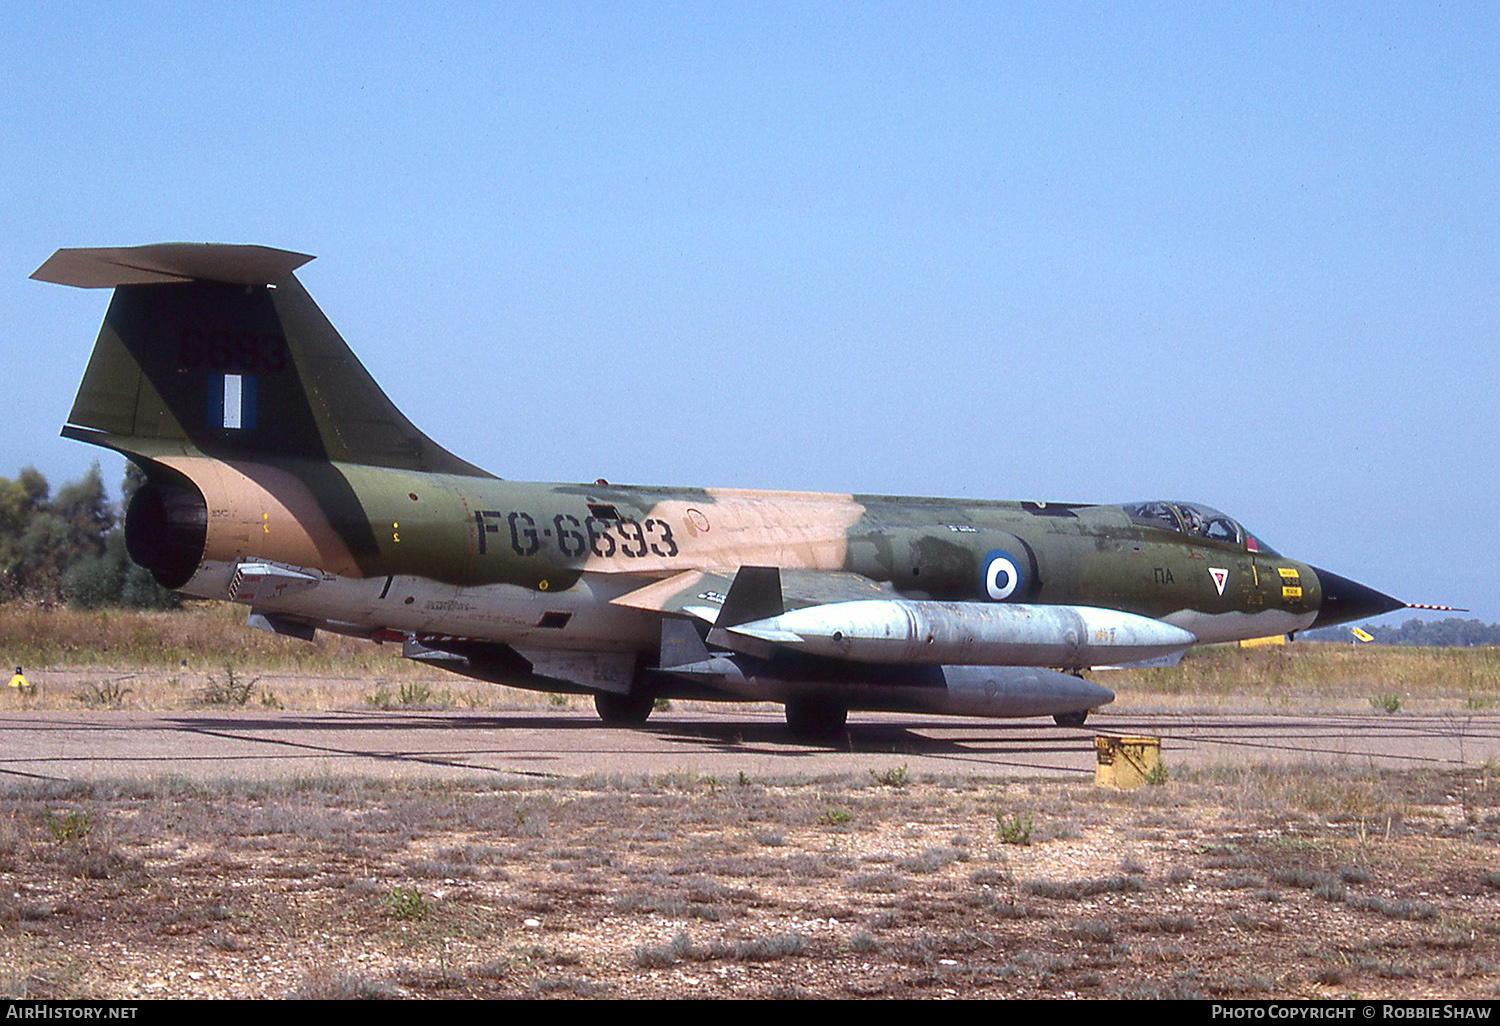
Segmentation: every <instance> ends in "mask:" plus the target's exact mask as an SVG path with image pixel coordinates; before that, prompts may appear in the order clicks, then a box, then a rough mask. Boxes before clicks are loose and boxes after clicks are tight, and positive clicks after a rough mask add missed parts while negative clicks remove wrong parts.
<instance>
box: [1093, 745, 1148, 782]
mask: <svg viewBox="0 0 1500 1026" xmlns="http://www.w3.org/2000/svg"><path fill="white" fill-rule="evenodd" d="M1094 753H1095V755H1096V756H1097V761H1096V763H1095V765H1094V784H1095V786H1097V787H1115V788H1119V789H1121V790H1125V791H1128V790H1132V789H1134V788H1137V787H1140V786H1141V785H1142V784H1145V783H1149V782H1150V781H1151V779H1152V777H1153V776H1154V775H1156V774H1158V773H1160V772H1161V738H1159V737H1146V736H1144V735H1139V734H1124V735H1117V734H1095V735H1094Z"/></svg>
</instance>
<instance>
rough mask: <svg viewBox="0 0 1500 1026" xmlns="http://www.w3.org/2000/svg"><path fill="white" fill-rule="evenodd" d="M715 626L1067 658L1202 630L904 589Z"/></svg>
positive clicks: (933, 657) (854, 643)
mask: <svg viewBox="0 0 1500 1026" xmlns="http://www.w3.org/2000/svg"><path fill="white" fill-rule="evenodd" d="M716 634H717V635H718V636H719V637H723V638H725V639H726V640H727V641H729V642H731V643H732V641H733V639H734V638H735V637H740V638H748V639H752V644H753V643H755V642H760V643H770V644H773V645H779V646H784V647H786V648H789V649H793V650H796V651H801V652H807V653H811V654H814V655H820V656H826V657H828V658H832V659H845V660H851V661H853V662H862V663H887V664H897V665H908V666H909V665H928V666H932V665H952V664H958V665H964V666H1051V667H1066V668H1078V667H1085V666H1094V665H1100V664H1105V663H1129V662H1137V661H1140V660H1145V659H1154V658H1157V657H1159V656H1164V655H1170V654H1172V653H1174V652H1178V651H1181V650H1183V649H1185V648H1187V647H1189V646H1191V645H1193V644H1195V643H1196V642H1197V640H1198V639H1197V638H1196V637H1195V636H1194V635H1193V634H1192V633H1191V632H1189V631H1185V630H1183V629H1181V628H1180V627H1174V626H1172V625H1171V624H1168V623H1163V622H1161V621H1160V620H1153V619H1151V618H1149V617H1145V616H1138V615H1136V614H1134V613H1126V612H1121V611H1119V610H1113V609H1097V608H1094V607H1092V606H1041V605H1027V604H1023V603H1015V604H1010V603H1005V604H1000V603H982V602H931V601H918V600H906V599H862V600H857V601H853V602H831V603H826V604H823V605H817V606H807V607H804V608H802V609H794V610H791V611H789V612H785V613H782V614H780V615H779V616H772V617H767V618H765V619H762V620H756V621H752V622H750V623H744V624H739V625H737V626H733V627H727V628H723V629H722V630H721V631H720V632H716Z"/></svg>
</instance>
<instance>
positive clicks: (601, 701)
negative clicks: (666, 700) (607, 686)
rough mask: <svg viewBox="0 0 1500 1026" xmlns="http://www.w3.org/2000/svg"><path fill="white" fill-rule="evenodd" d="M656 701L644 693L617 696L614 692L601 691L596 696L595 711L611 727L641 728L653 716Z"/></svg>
mask: <svg viewBox="0 0 1500 1026" xmlns="http://www.w3.org/2000/svg"><path fill="white" fill-rule="evenodd" d="M655 704H656V700H655V699H654V698H653V697H652V696H651V695H649V694H645V693H644V692H638V691H636V692H631V693H630V694H628V695H617V694H615V693H614V692H612V691H601V692H599V693H598V694H596V695H595V696H594V710H595V711H596V712H598V714H599V718H600V719H601V720H603V721H604V722H605V724H606V725H608V726H611V727H639V726H641V725H642V724H644V723H645V722H646V717H648V716H650V715H651V709H652V707H653V706H654V705H655Z"/></svg>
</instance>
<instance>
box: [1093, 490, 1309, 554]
mask: <svg viewBox="0 0 1500 1026" xmlns="http://www.w3.org/2000/svg"><path fill="white" fill-rule="evenodd" d="M1120 508H1121V509H1123V510H1124V511H1125V515H1126V516H1128V517H1129V518H1130V519H1131V520H1133V521H1135V522H1136V523H1137V524H1140V525H1141V526H1143V527H1155V528H1160V529H1161V530H1164V531H1176V532H1177V533H1178V534H1185V535H1188V536H1190V537H1193V538H1207V539H1208V540H1209V541H1216V542H1223V543H1225V544H1226V545H1234V546H1237V547H1239V548H1243V549H1246V550H1247V551H1250V552H1260V553H1264V554H1265V555H1267V556H1276V555H1279V553H1278V552H1277V551H1276V550H1275V549H1273V548H1271V547H1270V546H1269V545H1267V544H1266V543H1265V542H1263V541H1261V540H1260V539H1259V538H1257V537H1255V535H1253V534H1251V533H1250V532H1249V531H1247V530H1245V529H1244V528H1243V527H1241V526H1240V525H1239V523H1238V522H1237V521H1235V520H1234V519H1233V518H1231V517H1229V516H1226V515H1225V514H1223V513H1220V512H1219V511H1218V510H1216V509H1214V508H1213V507H1212V506H1205V505H1203V504H1202V503H1201V502H1165V501H1163V500H1160V499H1158V500H1156V501H1154V502H1131V503H1126V504H1125V505H1123V506H1121V507H1120Z"/></svg>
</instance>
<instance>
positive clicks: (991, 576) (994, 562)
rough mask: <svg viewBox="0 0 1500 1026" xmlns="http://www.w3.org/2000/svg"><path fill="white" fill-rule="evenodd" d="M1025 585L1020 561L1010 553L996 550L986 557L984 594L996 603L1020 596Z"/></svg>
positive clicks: (1024, 575) (1024, 576)
mask: <svg viewBox="0 0 1500 1026" xmlns="http://www.w3.org/2000/svg"><path fill="white" fill-rule="evenodd" d="M1025 583H1026V574H1025V573H1024V572H1023V571H1022V570H1021V562H1020V560H1018V559H1016V557H1015V556H1012V555H1011V554H1010V553H1009V552H1006V551H1005V550H1004V549H994V550H992V551H991V552H990V554H989V555H987V556H985V557H984V593H985V594H986V595H988V596H989V597H990V598H992V599H994V600H995V601H996V602H1004V601H1005V600H1006V599H1008V598H1010V597H1011V596H1013V595H1016V594H1018V593H1019V592H1020V591H1021V586H1022V585H1023V584H1025Z"/></svg>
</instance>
